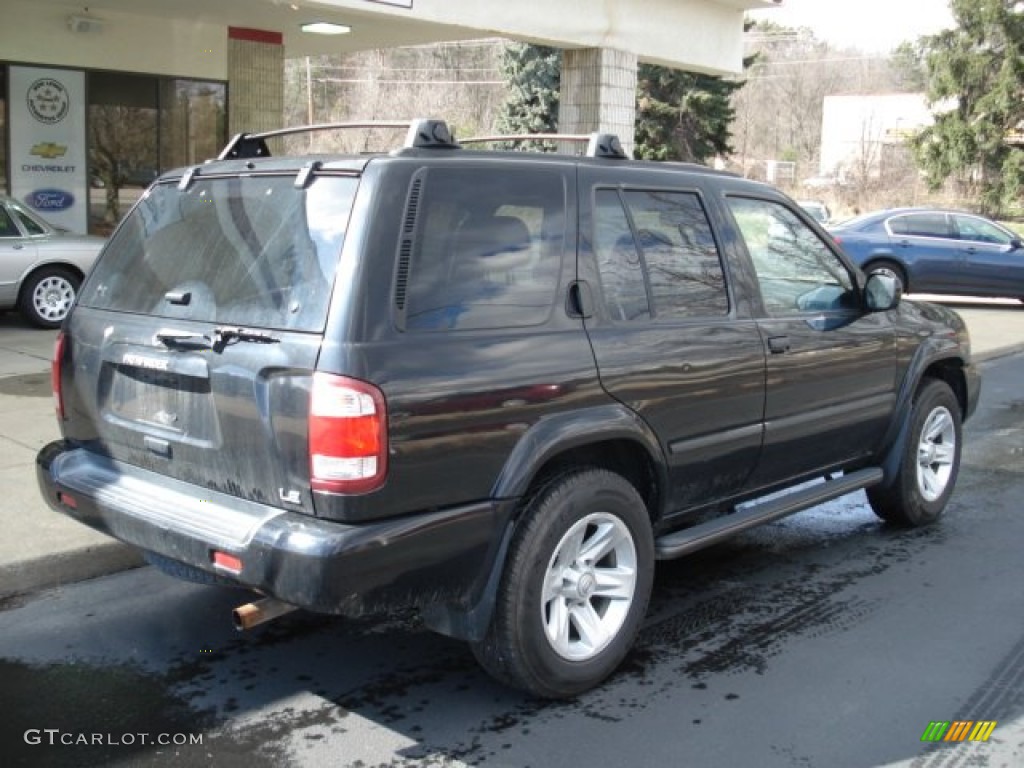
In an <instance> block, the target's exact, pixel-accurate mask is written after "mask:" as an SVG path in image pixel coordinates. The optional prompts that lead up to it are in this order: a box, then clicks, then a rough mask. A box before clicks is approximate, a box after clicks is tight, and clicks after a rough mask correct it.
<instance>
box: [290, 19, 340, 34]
mask: <svg viewBox="0 0 1024 768" xmlns="http://www.w3.org/2000/svg"><path fill="white" fill-rule="evenodd" d="M300 29H301V30H302V31H303V32H309V33H310V34H314V35H347V34H348V33H349V32H351V31H352V27H349V26H347V25H345V24H334V23H333V22H330V21H313V22H310V23H308V24H303V25H302V26H301V27H300Z"/></svg>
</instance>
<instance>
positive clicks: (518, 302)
mask: <svg viewBox="0 0 1024 768" xmlns="http://www.w3.org/2000/svg"><path fill="white" fill-rule="evenodd" d="M423 180H425V182H424V187H423V195H422V200H423V203H422V205H421V207H420V209H419V212H418V214H417V219H418V221H417V226H416V228H417V231H418V236H417V237H416V240H415V245H414V246H413V247H412V253H411V258H410V262H409V283H408V290H407V294H406V295H405V296H403V297H402V298H401V299H400V300H399V304H400V306H401V307H402V308H403V309H404V329H405V330H407V331H447V330H480V329H494V328H519V327H526V326H533V325H540V324H542V323H544V322H545V321H546V320H547V319H548V317H549V316H550V314H551V310H552V307H553V305H554V296H555V290H556V289H557V286H558V275H559V272H560V270H561V263H562V251H563V249H564V243H565V227H566V217H565V195H566V193H565V183H564V180H563V178H562V176H561V173H559V172H558V171H553V170H541V169H533V170H521V169H513V168H508V167H507V166H501V167H481V168H432V169H430V170H429V171H428V172H427V173H426V174H424V175H423V177H422V179H421V181H423Z"/></svg>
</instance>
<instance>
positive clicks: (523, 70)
mask: <svg viewBox="0 0 1024 768" xmlns="http://www.w3.org/2000/svg"><path fill="white" fill-rule="evenodd" d="M752 61H753V58H752V57H751V58H750V59H747V60H745V61H744V68H746V67H747V66H749V65H750V64H751V63H752ZM561 64H562V59H561V52H560V51H559V50H558V49H557V48H547V47H543V46H536V45H530V44H529V43H514V44H512V45H509V46H508V48H507V49H506V51H505V54H504V55H503V57H502V62H501V70H502V74H503V75H504V77H505V78H506V80H507V81H508V83H509V94H508V97H507V99H506V101H505V105H504V109H503V112H502V115H501V116H500V117H499V120H498V129H499V130H500V131H501V132H503V133H539V132H549V133H550V132H556V131H557V126H558V97H559V86H560V80H561ZM742 86H743V83H742V82H736V81H730V80H723V79H722V78H720V77H711V76H709V75H699V74H694V73H691V72H684V71H682V70H677V69H669V68H668V67H660V66H655V65H653V64H641V65H640V66H639V68H638V71H637V122H636V146H635V150H634V154H635V155H636V157H638V158H643V159H649V160H689V161H694V162H705V161H707V160H709V159H711V158H712V157H714V156H715V155H719V154H722V155H724V154H729V153H731V152H732V148H731V146H730V143H729V142H730V138H731V136H730V130H729V127H730V123H731V122H732V120H733V118H734V111H733V108H732V104H731V96H732V94H733V93H734V92H735V91H736V90H738V89H739V88H741V87H742ZM533 147H534V148H542V149H549V150H551V149H553V148H554V147H553V145H551V144H550V143H542V142H535V143H533Z"/></svg>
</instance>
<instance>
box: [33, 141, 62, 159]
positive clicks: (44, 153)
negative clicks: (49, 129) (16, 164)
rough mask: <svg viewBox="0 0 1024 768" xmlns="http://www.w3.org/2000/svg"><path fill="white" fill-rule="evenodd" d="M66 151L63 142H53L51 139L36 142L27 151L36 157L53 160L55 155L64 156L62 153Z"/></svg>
mask: <svg viewBox="0 0 1024 768" xmlns="http://www.w3.org/2000/svg"><path fill="white" fill-rule="evenodd" d="M67 151H68V148H67V147H66V146H64V145H63V144H55V143H54V142H52V141H44V142H41V143H39V144H36V145H35V146H34V147H32V149H30V150H29V152H30V153H31V154H33V155H35V156H36V157H42V158H44V159H45V160H53V159H54V158H57V157H64V153H65V152H67Z"/></svg>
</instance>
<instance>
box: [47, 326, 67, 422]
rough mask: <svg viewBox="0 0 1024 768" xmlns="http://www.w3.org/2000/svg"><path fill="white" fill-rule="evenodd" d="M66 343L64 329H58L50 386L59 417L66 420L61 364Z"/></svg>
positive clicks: (54, 344) (51, 366)
mask: <svg viewBox="0 0 1024 768" xmlns="http://www.w3.org/2000/svg"><path fill="white" fill-rule="evenodd" d="M66 345H67V340H66V337H65V336H64V331H58V332H57V339H56V341H54V343H53V360H52V361H51V362H50V387H51V389H52V390H53V407H54V408H56V409H57V418H58V419H59V420H60V421H64V395H63V393H62V392H61V374H60V364H61V361H62V360H63V359H64V349H65V347H66Z"/></svg>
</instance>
